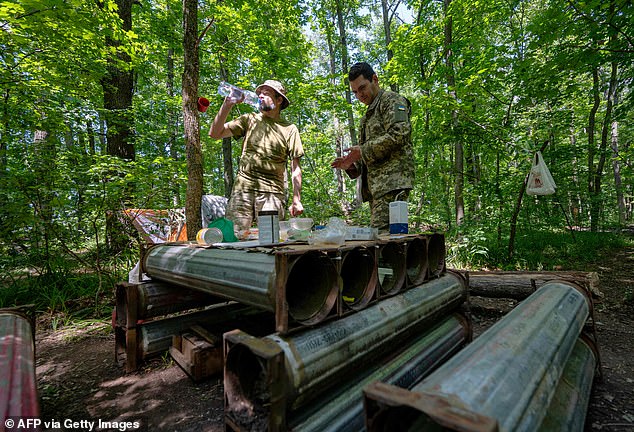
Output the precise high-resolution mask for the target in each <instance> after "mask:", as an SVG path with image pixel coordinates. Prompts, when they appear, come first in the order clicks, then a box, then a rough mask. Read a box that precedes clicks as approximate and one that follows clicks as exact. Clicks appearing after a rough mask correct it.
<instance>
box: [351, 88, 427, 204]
mask: <svg viewBox="0 0 634 432" xmlns="http://www.w3.org/2000/svg"><path fill="white" fill-rule="evenodd" d="M409 117H410V102H409V101H408V100H407V99H406V98H405V97H403V96H401V95H399V94H398V93H394V92H392V91H386V90H379V93H378V94H377V96H376V98H374V101H372V103H371V104H370V105H369V106H368V109H367V111H366V113H365V115H364V116H363V118H361V123H360V125H359V145H360V146H361V161H359V162H357V163H356V164H355V166H354V167H351V168H350V169H348V170H347V172H348V174H349V175H350V177H351V178H355V177H357V176H358V175H361V176H362V188H361V192H362V197H363V201H370V200H372V199H377V198H380V197H382V196H383V195H385V194H386V193H388V192H390V191H393V190H397V189H412V187H413V182H414V150H413V147H412V139H411V133H412V126H411V124H410V120H409Z"/></svg>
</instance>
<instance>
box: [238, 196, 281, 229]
mask: <svg viewBox="0 0 634 432" xmlns="http://www.w3.org/2000/svg"><path fill="white" fill-rule="evenodd" d="M284 207H285V204H284V195H283V194H274V193H270V192H259V191H234V192H233V193H232V194H231V198H229V202H228V203H227V211H226V213H225V217H226V218H227V219H229V220H231V221H232V222H233V230H234V231H235V232H236V234H237V233H238V231H243V230H247V229H249V228H251V225H252V224H253V222H254V221H256V222H257V214H258V212H259V211H262V210H277V212H278V215H279V218H280V220H283V219H284V213H285V208H284Z"/></svg>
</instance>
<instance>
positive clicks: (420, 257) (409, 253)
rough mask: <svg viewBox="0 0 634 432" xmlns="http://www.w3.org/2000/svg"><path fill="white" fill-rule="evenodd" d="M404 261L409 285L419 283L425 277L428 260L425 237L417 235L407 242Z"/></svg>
mask: <svg viewBox="0 0 634 432" xmlns="http://www.w3.org/2000/svg"><path fill="white" fill-rule="evenodd" d="M405 263H406V264H405V266H406V271H407V280H408V283H409V285H410V286H412V285H413V286H415V285H420V284H422V283H423V282H424V281H425V279H427V272H428V271H429V262H428V258H427V239H426V238H423V237H418V238H414V239H413V240H410V241H408V242H407V245H406V249H405Z"/></svg>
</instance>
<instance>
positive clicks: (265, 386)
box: [225, 273, 467, 415]
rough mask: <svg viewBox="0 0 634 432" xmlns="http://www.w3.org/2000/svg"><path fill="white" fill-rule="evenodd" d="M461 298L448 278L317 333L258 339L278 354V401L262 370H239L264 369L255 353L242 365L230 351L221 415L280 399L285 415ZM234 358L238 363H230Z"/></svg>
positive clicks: (458, 286)
mask: <svg viewBox="0 0 634 432" xmlns="http://www.w3.org/2000/svg"><path fill="white" fill-rule="evenodd" d="M466 298H467V292H466V287H465V283H464V279H463V278H462V277H461V276H459V275H457V274H453V273H452V274H447V275H445V276H443V277H442V278H439V279H437V280H435V281H432V282H429V283H426V284H425V285H424V286H423V287H417V288H413V289H410V290H408V291H405V292H404V293H402V294H400V295H397V296H394V297H390V298H388V299H385V300H383V301H381V302H378V303H376V304H374V305H372V306H370V307H368V308H366V309H363V310H361V311H359V312H357V313H354V314H351V315H349V316H347V317H344V318H341V319H339V320H336V321H332V322H329V323H326V324H324V325H322V326H320V327H318V328H311V329H305V330H303V331H298V332H297V333H296V334H289V335H287V336H282V335H279V334H273V335H269V336H266V337H265V338H264V339H266V340H268V341H270V342H272V343H273V344H274V345H277V346H278V347H279V348H281V350H282V351H283V352H284V356H285V365H286V366H285V371H286V376H287V378H286V381H287V388H286V391H285V392H284V394H282V395H279V394H274V392H273V391H272V390H271V388H270V383H271V379H270V377H267V375H266V371H265V370H260V372H255V371H251V370H250V369H251V367H249V368H245V367H244V366H243V364H249V365H258V364H260V365H262V364H264V363H265V362H264V360H263V359H258V358H257V353H256V352H255V350H253V351H254V352H252V353H251V355H252V357H253V358H252V359H251V360H250V361H247V360H245V359H246V358H248V355H247V354H246V353H242V354H241V355H240V356H234V355H233V354H232V352H231V350H230V351H229V352H228V353H227V354H226V358H227V361H226V364H225V379H227V377H229V378H230V379H232V380H233V381H231V382H225V388H231V389H232V392H233V393H232V397H231V398H229V399H230V402H229V405H228V406H226V407H225V411H226V412H228V413H231V412H238V411H240V410H242V408H243V407H244V406H249V407H251V408H250V409H251V410H252V411H253V412H259V411H262V410H265V409H266V408H265V407H266V406H268V405H267V404H268V403H270V401H272V400H275V401H277V400H278V399H280V398H284V399H285V400H286V406H287V407H289V408H290V409H297V408H298V407H300V406H302V405H303V404H305V403H307V402H308V401H310V400H311V399H314V398H315V397H317V396H319V394H320V393H322V392H324V391H326V390H327V389H328V388H330V387H331V386H333V385H335V384H336V383H337V382H338V380H341V379H343V378H344V377H346V376H347V375H349V374H350V373H352V372H354V371H355V370H356V369H357V368H359V367H362V366H363V365H365V364H367V362H369V361H373V360H374V359H376V358H377V357H380V356H382V355H384V354H385V353H386V352H389V351H390V350H392V349H393V347H394V346H397V345H398V344H400V343H402V341H404V340H406V339H407V338H409V337H411V336H412V334H413V333H414V332H416V331H420V330H421V329H422V328H423V326H424V325H425V324H427V323H429V321H430V320H433V319H436V318H437V317H438V316H440V315H442V314H446V313H448V312H449V311H451V310H453V309H455V308H457V307H458V306H459V305H460V304H462V303H463V302H464V301H465V300H466ZM245 347H247V348H248V344H245V345H241V349H245ZM238 357H239V358H240V361H236V360H235V359H236V358H238ZM245 369H249V372H248V374H249V376H251V377H253V379H252V380H246V379H244V378H241V377H240V376H241V374H242V371H244V370H245ZM231 377H233V378H231ZM272 415H275V414H272Z"/></svg>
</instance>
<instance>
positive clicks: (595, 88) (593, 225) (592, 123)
mask: <svg viewBox="0 0 634 432" xmlns="http://www.w3.org/2000/svg"><path fill="white" fill-rule="evenodd" d="M592 100H593V103H592V108H591V109H590V114H588V193H589V195H590V209H591V211H590V230H591V231H596V230H597V227H598V221H597V219H598V215H595V214H594V209H595V204H594V202H593V201H594V200H595V199H596V197H595V196H594V178H593V173H594V172H595V168H594V154H595V152H596V149H595V144H594V134H595V128H596V116H597V111H598V110H599V105H600V104H601V98H600V96H599V69H598V66H593V68H592Z"/></svg>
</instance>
